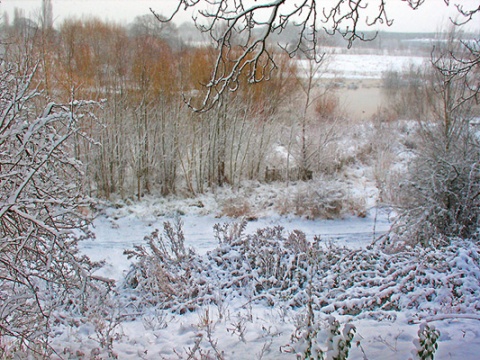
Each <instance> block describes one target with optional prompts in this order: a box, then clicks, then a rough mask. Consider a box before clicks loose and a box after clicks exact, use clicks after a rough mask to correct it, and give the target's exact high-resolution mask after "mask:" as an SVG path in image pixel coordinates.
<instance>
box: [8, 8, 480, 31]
mask: <svg viewBox="0 0 480 360" xmlns="http://www.w3.org/2000/svg"><path fill="white" fill-rule="evenodd" d="M0 1H1V2H0V12H1V14H3V13H4V12H7V13H8V15H9V16H10V19H11V18H13V11H14V9H15V8H16V7H17V8H19V9H24V11H25V15H26V16H27V17H32V18H34V17H35V15H36V14H38V13H39V9H40V7H41V4H42V0H0ZM320 1H323V2H325V3H327V4H328V3H329V2H330V1H332V0H320ZM377 1H378V0H371V1H370V7H372V8H374V7H376V2H377ZM450 2H451V4H450V6H448V7H447V6H446V5H445V3H444V1H443V0H426V1H425V4H424V5H422V6H421V7H420V9H418V10H416V11H413V10H411V9H410V8H409V7H408V6H407V4H406V3H405V2H404V1H400V0H388V1H387V4H388V5H389V8H388V13H389V16H390V17H392V18H394V19H395V20H394V24H393V25H392V26H391V27H386V26H383V27H380V28H375V30H390V31H399V32H436V31H439V30H441V29H442V28H445V27H446V26H448V24H449V22H450V21H449V18H450V17H455V16H456V15H457V14H458V13H457V11H456V9H455V7H454V5H453V4H454V3H456V2H461V3H462V4H464V6H465V7H466V8H476V7H477V6H478V5H479V0H458V1H454V0H451V1H450ZM52 3H53V13H54V21H55V25H58V24H60V23H61V22H62V20H63V19H65V18H66V17H81V16H83V15H85V16H91V15H95V16H97V17H100V18H102V19H105V20H109V21H115V22H120V23H124V24H126V23H128V22H131V21H132V20H133V19H134V18H135V16H138V15H143V14H146V13H148V12H149V8H153V9H154V10H155V11H157V12H158V13H160V14H163V15H168V14H170V13H171V12H172V11H173V9H174V8H175V5H176V4H177V0H52ZM189 19H190V15H188V14H185V13H183V12H182V13H180V14H179V15H178V17H177V18H176V23H177V24H179V23H181V22H184V21H188V20H189ZM468 27H469V28H468V29H466V30H469V31H480V14H477V16H476V18H475V19H474V20H473V21H471V22H470V23H469V25H468Z"/></svg>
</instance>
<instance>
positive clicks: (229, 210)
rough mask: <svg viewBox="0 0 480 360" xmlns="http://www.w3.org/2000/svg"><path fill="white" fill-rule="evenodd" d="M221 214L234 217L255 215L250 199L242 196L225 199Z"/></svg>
mask: <svg viewBox="0 0 480 360" xmlns="http://www.w3.org/2000/svg"><path fill="white" fill-rule="evenodd" d="M221 214H222V215H224V216H228V217H230V218H234V219H239V218H243V217H251V216H253V215H252V210H251V208H250V204H249V202H248V200H247V199H246V198H244V197H240V196H237V197H235V198H227V199H225V200H224V201H223V204H222V210H221Z"/></svg>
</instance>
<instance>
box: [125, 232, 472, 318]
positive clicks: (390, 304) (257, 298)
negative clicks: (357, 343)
mask: <svg viewBox="0 0 480 360" xmlns="http://www.w3.org/2000/svg"><path fill="white" fill-rule="evenodd" d="M178 226H179V225H178ZM244 226H245V224H234V225H224V226H217V227H216V234H217V235H216V236H217V239H218V241H219V244H218V246H217V247H216V248H215V249H214V250H212V251H210V252H209V253H207V254H206V255H205V256H199V255H197V254H195V252H193V250H189V251H186V250H184V249H183V246H179V243H178V242H177V241H178V240H180V242H181V241H182V239H183V238H182V236H183V235H182V233H181V227H180V226H179V227H178V228H177V231H178V233H177V235H172V232H171V231H172V227H171V225H169V224H166V225H165V233H166V237H165V239H164V238H163V237H162V236H160V235H159V234H158V232H155V233H154V234H153V235H152V236H151V237H150V238H149V246H148V248H146V247H137V248H136V250H135V251H131V252H129V253H130V254H131V255H134V256H136V258H137V262H135V263H134V264H133V265H132V268H131V271H130V273H129V274H128V276H127V281H126V284H125V286H126V287H128V288H130V291H131V299H130V300H133V299H135V301H133V302H134V303H135V305H136V307H138V306H140V307H142V305H143V306H147V305H152V304H155V305H158V306H163V307H164V308H169V309H172V310H176V311H179V312H185V311H188V310H193V309H194V308H196V306H199V305H201V304H209V303H215V302H216V301H218V299H219V298H221V299H228V298H230V297H244V298H246V299H248V301H252V302H256V303H261V304H265V305H266V306H286V307H289V308H292V309H299V308H304V307H306V306H312V308H313V310H315V311H321V312H323V313H338V314H340V315H352V316H357V318H362V317H373V318H377V319H383V318H388V317H389V316H390V312H391V311H402V310H406V309H411V310H414V311H415V314H416V315H415V317H416V318H418V319H421V318H423V317H426V316H433V315H436V314H464V313H466V314H472V313H477V312H478V311H479V310H480V303H479V301H478V299H479V296H480V285H479V284H480V255H479V249H478V246H477V245H476V244H474V243H472V242H468V241H461V240H458V241H452V243H451V244H450V245H449V246H446V247H444V248H442V249H439V250H436V249H432V248H428V249H425V248H422V247H416V248H413V249H411V250H409V251H400V252H395V253H393V254H389V253H386V252H384V250H383V249H382V248H380V247H379V246H373V247H371V248H369V249H358V250H354V249H348V248H342V247H337V246H333V245H328V244H325V243H323V242H322V241H321V240H320V239H319V238H318V237H317V238H315V240H314V241H313V242H310V241H308V240H307V239H306V236H305V234H304V233H302V232H301V231H293V232H291V233H290V234H285V232H284V231H283V229H282V228H281V227H274V228H265V229H259V230H257V232H256V233H254V234H251V235H245V234H243V227H244ZM169 249H171V250H169ZM175 249H182V250H181V251H178V250H175ZM418 319H417V320H418ZM412 320H415V319H412Z"/></svg>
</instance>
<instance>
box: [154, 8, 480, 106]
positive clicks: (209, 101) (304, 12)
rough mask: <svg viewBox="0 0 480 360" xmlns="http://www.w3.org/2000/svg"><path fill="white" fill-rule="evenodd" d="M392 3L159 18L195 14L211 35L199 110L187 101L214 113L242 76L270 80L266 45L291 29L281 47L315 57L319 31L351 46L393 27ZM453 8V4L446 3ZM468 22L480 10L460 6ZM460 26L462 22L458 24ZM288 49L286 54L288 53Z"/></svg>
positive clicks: (224, 11)
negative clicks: (381, 27)
mask: <svg viewBox="0 0 480 360" xmlns="http://www.w3.org/2000/svg"><path fill="white" fill-rule="evenodd" d="M388 2H390V1H389V0H334V1H326V0H302V1H299V2H296V1H294V0H261V1H253V2H252V1H249V0H237V1H229V0H212V1H210V0H178V6H177V8H176V10H175V11H174V12H173V14H172V15H171V16H170V17H169V18H166V19H165V18H164V17H162V16H160V15H159V14H157V13H155V12H154V10H152V12H153V13H154V14H155V15H156V17H157V19H158V20H159V21H170V20H171V19H172V18H173V17H174V16H175V15H176V14H177V13H178V12H180V11H182V10H190V11H193V13H194V15H193V19H194V21H195V23H196V26H197V28H198V29H199V30H200V31H202V32H204V33H208V34H209V35H210V37H211V39H212V40H213V42H214V43H215V44H216V46H217V50H218V54H217V57H216V60H215V64H214V69H213V72H212V74H211V78H210V80H209V82H208V83H206V84H204V85H205V87H206V94H205V96H204V98H203V102H202V103H201V104H200V105H199V106H194V104H193V103H192V102H191V101H190V99H187V103H188V104H189V105H190V106H191V107H192V108H194V109H195V110H199V111H203V110H208V109H210V108H211V107H212V106H213V104H214V103H216V102H217V101H218V100H219V99H220V96H221V94H222V93H224V92H227V91H235V90H236V89H237V88H238V86H239V83H240V74H242V73H243V74H245V75H246V76H247V78H248V81H249V82H250V83H257V82H260V81H263V80H268V79H269V78H270V76H271V73H272V71H273V70H274V69H275V68H276V64H275V61H274V54H273V52H272V49H271V48H270V47H269V46H268V41H269V39H270V38H271V37H272V35H274V34H279V33H282V31H284V30H285V29H286V28H287V26H289V25H292V26H294V27H296V28H297V29H298V30H297V36H296V39H295V40H294V42H293V44H290V46H288V47H287V46H282V47H284V49H285V50H286V51H287V52H288V54H289V55H290V56H294V55H295V54H297V53H298V52H299V51H302V52H304V51H309V52H313V56H312V58H314V59H316V58H320V57H319V56H317V55H321V54H316V52H317V49H318V48H319V47H318V45H319V41H321V36H319V34H320V32H322V31H324V30H325V31H326V32H327V33H328V34H332V35H333V34H336V33H339V34H341V35H342V36H343V37H344V38H345V39H346V41H347V43H348V47H351V46H352V44H353V42H354V41H355V40H357V39H360V40H371V38H368V37H367V36H366V35H365V33H363V32H362V31H361V30H360V27H361V25H363V24H366V25H369V26H372V25H376V24H386V25H388V26H389V25H391V24H392V23H393V19H392V18H390V16H389V15H388V14H387V7H386V6H387V3H388ZM424 2H425V1H424V0H407V1H405V3H406V6H409V7H410V8H412V9H417V8H418V7H420V6H421V5H422V4H423V3H424ZM444 2H445V4H447V5H448V4H449V2H450V1H449V0H444ZM457 8H458V10H459V14H460V15H461V16H462V19H464V22H468V21H470V20H471V19H472V18H473V17H474V15H476V14H477V13H478V12H479V11H480V6H479V7H478V8H473V9H467V8H465V7H464V6H463V5H460V4H459V5H457ZM459 23H461V22H459ZM287 48H288V49H287Z"/></svg>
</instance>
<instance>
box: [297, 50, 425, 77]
mask: <svg viewBox="0 0 480 360" xmlns="http://www.w3.org/2000/svg"><path fill="white" fill-rule="evenodd" d="M429 60H430V59H429V58H425V57H422V56H398V55H377V54H354V55H352V54H332V55H327V60H326V65H325V70H324V71H323V72H322V71H320V73H319V75H320V77H322V78H325V79H331V78H346V79H381V78H382V74H383V73H384V72H387V71H397V72H404V71H406V70H408V69H409V67H410V66H414V67H420V66H422V65H423V64H424V63H425V62H427V61H429ZM298 63H299V65H300V68H302V67H303V68H304V69H308V65H307V62H306V61H305V60H298ZM322 69H323V68H322Z"/></svg>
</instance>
